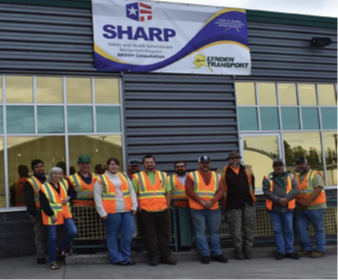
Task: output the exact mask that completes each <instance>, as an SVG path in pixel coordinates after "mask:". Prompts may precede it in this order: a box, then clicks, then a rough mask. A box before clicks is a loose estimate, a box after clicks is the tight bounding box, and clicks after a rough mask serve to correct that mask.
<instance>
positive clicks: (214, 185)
mask: <svg viewBox="0 0 338 280" xmlns="http://www.w3.org/2000/svg"><path fill="white" fill-rule="evenodd" d="M210 173H211V178H210V182H209V184H208V185H206V184H205V182H204V180H203V177H202V175H201V173H200V171H198V170H196V171H194V172H190V173H189V175H188V176H189V177H190V178H191V180H192V181H193V182H194V192H195V193H196V194H197V195H198V196H199V198H201V200H211V199H212V198H213V197H214V196H215V194H216V192H217V191H218V189H219V185H220V183H221V175H219V174H218V173H216V172H215V171H210ZM189 206H190V208H191V209H195V210H202V209H204V207H203V206H202V205H201V204H199V203H197V202H196V201H194V200H193V199H191V198H190V197H189ZM218 208H219V204H218V201H216V202H215V203H214V204H213V205H212V206H211V207H210V208H209V209H210V210H214V209H218Z"/></svg>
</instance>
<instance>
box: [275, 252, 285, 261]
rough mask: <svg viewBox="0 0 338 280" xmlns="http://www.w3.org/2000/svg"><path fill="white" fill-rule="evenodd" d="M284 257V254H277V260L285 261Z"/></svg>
mask: <svg viewBox="0 0 338 280" xmlns="http://www.w3.org/2000/svg"><path fill="white" fill-rule="evenodd" d="M284 257H285V255H284V254H282V253H277V254H276V257H275V260H279V261H280V260H282V259H284Z"/></svg>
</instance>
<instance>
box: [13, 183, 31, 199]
mask: <svg viewBox="0 0 338 280" xmlns="http://www.w3.org/2000/svg"><path fill="white" fill-rule="evenodd" d="M28 178H29V177H23V178H19V179H18V180H16V182H15V183H14V185H13V191H14V192H15V205H13V206H26V203H25V193H24V192H23V186H24V185H25V183H26V182H27V180H28Z"/></svg>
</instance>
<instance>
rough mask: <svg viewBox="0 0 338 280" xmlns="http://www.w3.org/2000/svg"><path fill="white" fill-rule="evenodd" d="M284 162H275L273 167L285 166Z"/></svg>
mask: <svg viewBox="0 0 338 280" xmlns="http://www.w3.org/2000/svg"><path fill="white" fill-rule="evenodd" d="M283 165H284V164H274V165H273V167H281V166H283Z"/></svg>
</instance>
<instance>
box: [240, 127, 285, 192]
mask: <svg viewBox="0 0 338 280" xmlns="http://www.w3.org/2000/svg"><path fill="white" fill-rule="evenodd" d="M240 149H241V155H242V160H241V161H242V163H243V164H247V165H251V166H252V169H253V173H254V176H255V187H256V193H262V181H263V177H264V175H266V174H268V173H270V172H272V171H273V169H272V162H273V159H274V158H283V156H282V155H283V151H282V145H281V141H280V134H278V133H274V134H259V135H255V134H242V135H240Z"/></svg>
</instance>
